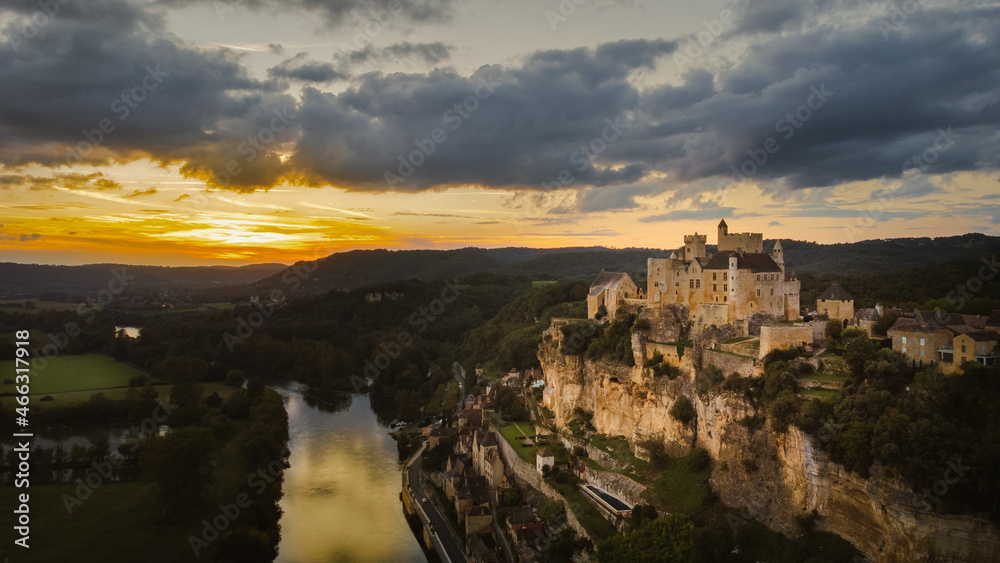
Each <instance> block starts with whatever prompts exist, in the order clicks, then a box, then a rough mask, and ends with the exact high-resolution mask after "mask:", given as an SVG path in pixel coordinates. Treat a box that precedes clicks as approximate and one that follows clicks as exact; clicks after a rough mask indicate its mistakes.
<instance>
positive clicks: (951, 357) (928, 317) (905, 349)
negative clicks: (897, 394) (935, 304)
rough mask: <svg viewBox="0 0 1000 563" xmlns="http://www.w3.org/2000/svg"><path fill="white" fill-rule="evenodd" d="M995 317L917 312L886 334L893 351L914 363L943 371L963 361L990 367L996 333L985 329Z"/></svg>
mask: <svg viewBox="0 0 1000 563" xmlns="http://www.w3.org/2000/svg"><path fill="white" fill-rule="evenodd" d="M995 314H996V312H994V314H991V315H990V316H989V317H985V316H981V315H962V314H959V313H948V312H946V311H942V310H940V309H935V310H933V311H919V310H918V311H914V312H913V316H911V317H900V318H899V319H897V320H896V322H895V323H894V324H893V325H892V327H891V328H889V330H888V331H887V334H888V336H889V338H890V339H891V340H892V349H893V350H896V351H897V352H899V353H901V354H903V355H905V356H906V357H908V358H910V359H913V360H915V361H922V362H927V363H936V364H939V365H942V366H948V367H947V368H946V369H947V371H952V370H953V369H954V368H957V367H959V366H960V365H961V364H962V363H963V362H966V361H974V362H978V363H981V364H984V365H992V364H995V363H996V362H997V331H995V330H986V328H987V323H989V322H990V319H992V318H993V316H994V315H995Z"/></svg>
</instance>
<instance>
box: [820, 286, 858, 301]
mask: <svg viewBox="0 0 1000 563" xmlns="http://www.w3.org/2000/svg"><path fill="white" fill-rule="evenodd" d="M816 299H819V300H821V301H854V298H853V297H851V294H849V293H847V292H846V291H844V288H842V287H840V285H838V284H833V285H831V286H830V287H828V288H826V291H824V292H823V293H820V294H819V297H817V298H816Z"/></svg>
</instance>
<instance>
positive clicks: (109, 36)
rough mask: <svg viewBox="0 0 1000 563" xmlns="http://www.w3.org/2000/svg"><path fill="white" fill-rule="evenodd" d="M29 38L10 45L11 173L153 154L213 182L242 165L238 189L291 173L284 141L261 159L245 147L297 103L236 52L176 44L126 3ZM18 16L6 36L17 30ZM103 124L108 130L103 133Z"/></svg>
mask: <svg viewBox="0 0 1000 563" xmlns="http://www.w3.org/2000/svg"><path fill="white" fill-rule="evenodd" d="M62 10H63V11H62V12H61V13H60V14H59V15H58V17H55V18H52V19H51V20H50V21H48V22H47V24H46V25H44V26H41V27H39V29H38V32H37V34H35V35H34V36H33V37H32V38H31V40H30V41H28V42H26V43H24V44H22V45H20V46H18V47H17V48H16V50H15V47H14V46H13V45H12V44H11V43H4V44H0V159H2V162H3V163H4V164H5V165H7V166H14V167H16V166H19V165H25V164H29V163H38V164H42V165H47V166H54V167H56V166H60V165H64V164H72V163H77V162H83V163H91V164H103V163H107V162H109V161H110V160H111V159H121V160H131V159H134V158H140V157H143V156H150V157H152V158H153V159H154V160H158V161H161V162H183V163H184V171H185V172H186V173H188V174H192V175H199V176H202V177H206V176H208V175H210V174H211V173H212V172H213V171H217V170H220V169H224V168H225V166H226V164H227V163H229V162H230V161H232V160H233V159H237V162H238V165H239V166H240V169H241V174H239V175H238V176H236V175H234V176H233V179H232V180H231V184H230V187H234V188H237V189H239V188H247V189H250V188H253V187H269V186H271V185H273V183H274V182H276V181H278V179H279V177H280V171H279V168H280V167H279V164H280V162H279V161H278V158H277V157H276V156H274V155H273V152H272V151H273V149H274V148H276V147H277V146H279V145H280V142H281V139H283V138H284V137H287V136H289V134H290V133H291V132H292V131H293V128H292V127H287V128H286V129H285V130H284V132H278V133H274V134H269V136H273V137H277V138H278V140H274V139H272V143H271V144H270V145H268V146H267V147H262V148H261V150H258V151H257V153H256V154H255V155H254V158H253V159H249V160H248V159H247V156H246V155H242V154H239V153H238V150H239V147H240V145H241V143H243V142H244V141H246V140H247V139H248V138H250V139H252V138H254V137H256V136H257V135H258V134H259V133H260V132H261V131H263V130H265V129H266V128H267V127H268V126H269V124H270V123H272V122H273V117H274V114H275V112H281V111H282V110H283V108H288V109H290V110H294V108H295V101H294V100H293V99H292V98H291V97H290V96H288V95H287V94H284V93H282V92H280V91H277V90H275V88H274V86H273V85H272V84H271V83H262V82H259V81H256V80H254V79H252V78H250V76H249V74H248V73H247V71H246V69H245V68H244V67H242V66H241V65H240V63H239V60H238V57H237V56H236V55H235V54H233V53H231V52H228V51H225V50H219V51H214V52H211V51H202V50H195V49H191V48H187V47H185V46H183V45H181V44H178V43H177V42H176V39H175V38H173V36H171V35H170V34H169V33H167V32H166V31H165V30H164V28H163V24H162V21H161V20H160V18H159V17H157V16H155V15H150V14H149V13H146V12H143V11H141V10H138V9H136V8H135V5H134V4H132V3H131V2H128V1H125V0H99V1H94V2H88V3H87V6H86V9H85V10H82V9H80V7H79V6H78V4H77V3H69V4H67V5H65V6H63V8H62ZM23 21H24V20H23V19H15V21H13V22H12V23H11V24H10V25H9V26H8V27H7V28H6V29H4V30H3V31H4V34H5V35H8V36H10V35H11V34H14V33H17V30H18V27H19V25H21V24H22V23H23ZM102 129H103V130H102Z"/></svg>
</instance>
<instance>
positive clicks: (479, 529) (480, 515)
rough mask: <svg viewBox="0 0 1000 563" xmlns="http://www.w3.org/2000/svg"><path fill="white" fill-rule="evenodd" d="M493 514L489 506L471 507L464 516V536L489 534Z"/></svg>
mask: <svg viewBox="0 0 1000 563" xmlns="http://www.w3.org/2000/svg"><path fill="white" fill-rule="evenodd" d="M492 524H493V512H492V511H491V510H490V507H489V506H472V507H470V508H469V511H468V512H467V513H466V514H465V536H466V537H469V536H471V535H474V534H488V533H490V526H491V525H492Z"/></svg>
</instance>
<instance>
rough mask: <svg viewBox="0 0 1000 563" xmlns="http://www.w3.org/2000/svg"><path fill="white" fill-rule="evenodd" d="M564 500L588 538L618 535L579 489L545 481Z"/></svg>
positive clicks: (574, 486)
mask: <svg viewBox="0 0 1000 563" xmlns="http://www.w3.org/2000/svg"><path fill="white" fill-rule="evenodd" d="M546 482H547V483H548V484H549V485H552V487H553V488H554V489H556V490H557V491H559V493H560V494H561V495H562V496H563V498H565V499H566V504H567V505H568V506H569V509H570V510H572V511H573V515H574V516H576V519H577V520H579V521H580V524H582V525H583V527H584V528H585V529H586V530H587V533H588V534H590V537H592V538H594V539H595V540H601V539H604V538H607V537H610V536H613V535H615V534H617V533H618V531H617V530H615V527H614V526H613V525H612V524H611V523H610V522H608V521H607V520H605V519H604V517H603V516H601V513H600V511H598V509H597V507H596V506H595V505H594V503H593V502H592V501H591V500H589V499H588V498H587V497H585V496H584V495H583V492H582V491H580V488H579V487H577V486H576V484H573V483H559V482H558V481H556V480H555V479H548V480H547V481H546Z"/></svg>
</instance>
